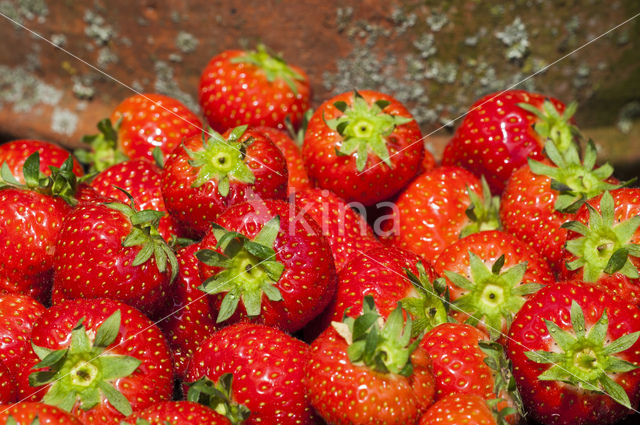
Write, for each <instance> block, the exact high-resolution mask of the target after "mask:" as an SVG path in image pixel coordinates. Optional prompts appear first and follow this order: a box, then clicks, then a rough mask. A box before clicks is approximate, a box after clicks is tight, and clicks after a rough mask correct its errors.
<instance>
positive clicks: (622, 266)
mask: <svg viewBox="0 0 640 425" xmlns="http://www.w3.org/2000/svg"><path fill="white" fill-rule="evenodd" d="M587 208H589V225H588V226H586V225H584V224H583V223H580V222H579V221H569V222H567V223H564V224H563V225H562V227H564V228H566V229H569V230H572V231H574V232H576V233H579V234H581V235H582V236H581V237H578V238H576V239H571V240H569V241H567V244H566V249H567V251H569V252H570V253H571V254H573V255H575V256H576V257H577V259H575V260H573V261H571V262H568V263H567V264H566V266H567V269H569V270H577V269H579V268H581V267H582V268H583V277H582V278H583V280H585V281H587V282H595V281H597V280H598V279H599V278H600V276H601V275H602V273H606V274H613V273H621V274H623V275H624V276H627V277H629V278H632V279H636V278H638V277H640V275H639V274H638V268H637V267H636V266H635V265H634V264H633V263H632V262H631V259H630V257H640V245H639V244H635V243H631V239H632V238H633V236H634V235H635V233H636V231H637V230H638V227H639V226H640V216H635V217H632V218H630V219H629V220H626V221H623V222H622V223H618V224H615V216H614V215H615V206H614V201H613V197H612V196H611V194H610V193H609V192H608V191H607V192H604V194H603V195H602V197H601V198H600V212H598V211H597V210H596V209H595V208H593V207H592V206H591V205H589V204H587Z"/></svg>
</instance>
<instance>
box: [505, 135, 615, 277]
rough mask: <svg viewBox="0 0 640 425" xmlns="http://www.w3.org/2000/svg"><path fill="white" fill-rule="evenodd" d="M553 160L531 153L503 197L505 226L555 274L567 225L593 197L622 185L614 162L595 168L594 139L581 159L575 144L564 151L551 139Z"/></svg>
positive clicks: (549, 151) (549, 152)
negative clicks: (537, 158) (612, 165)
mask: <svg viewBox="0 0 640 425" xmlns="http://www.w3.org/2000/svg"><path fill="white" fill-rule="evenodd" d="M545 153H546V155H547V156H548V157H549V159H548V160H543V161H542V162H538V161H535V160H533V159H531V158H529V163H528V164H526V165H523V166H522V167H520V168H519V169H518V170H516V171H514V173H513V174H512V175H511V177H510V178H509V181H508V182H507V185H506V187H505V189H504V192H503V193H502V197H501V200H500V218H501V221H502V225H503V226H504V230H505V231H506V232H508V233H511V234H513V235H515V236H516V237H518V238H519V239H521V240H523V241H524V242H526V243H528V244H529V245H530V246H531V247H532V248H533V249H535V250H536V251H537V252H540V253H541V255H542V256H543V257H544V258H545V260H547V261H548V262H549V265H551V267H552V268H553V270H554V272H555V273H560V272H561V270H562V256H563V254H564V244H565V241H566V238H567V230H566V229H565V228H563V227H562V225H563V224H564V223H565V222H567V221H569V220H572V219H573V218H574V217H575V212H576V211H577V210H578V208H580V206H581V205H582V204H583V203H584V202H585V201H586V200H587V199H590V198H593V197H595V196H597V195H599V194H601V193H602V192H603V191H605V190H611V189H615V188H617V187H619V185H616V184H617V183H618V181H617V180H616V179H615V178H613V177H611V174H612V173H613V167H611V166H610V165H608V164H605V165H603V166H601V167H598V168H595V163H596V149H595V146H594V145H593V142H591V141H589V143H588V144H587V148H586V150H585V155H584V159H583V160H582V161H581V160H580V158H579V156H578V153H577V148H576V146H575V145H573V146H570V147H569V148H568V149H567V150H566V151H565V152H564V154H561V153H560V152H559V151H558V148H557V147H556V145H555V144H554V143H553V142H552V141H549V142H547V144H546V145H545Z"/></svg>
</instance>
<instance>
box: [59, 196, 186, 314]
mask: <svg viewBox="0 0 640 425" xmlns="http://www.w3.org/2000/svg"><path fill="white" fill-rule="evenodd" d="M161 216H162V213H160V212H158V211H153V210H142V211H137V210H135V209H134V208H133V207H132V206H129V205H125V204H121V203H119V202H110V203H105V204H92V203H84V204H80V205H79V206H78V207H76V208H75V209H74V210H73V211H72V212H70V213H69V214H68V215H67V216H66V217H65V218H64V221H63V223H62V230H61V231H60V233H59V238H58V243H57V244H56V246H55V253H54V259H53V264H54V268H55V272H54V276H53V295H52V301H53V303H54V304H58V303H60V302H62V301H64V300H70V299H76V298H101V297H110V298H113V299H117V300H120V301H123V302H125V303H127V304H129V305H132V306H134V307H136V308H138V309H140V310H142V311H143V312H144V313H145V314H148V315H150V316H154V314H155V313H156V312H157V311H158V309H159V307H160V306H161V305H162V303H163V302H164V297H165V296H166V294H167V291H168V290H169V288H170V287H171V284H172V282H173V279H174V277H175V275H176V273H177V270H178V266H177V261H176V258H175V254H174V253H173V251H172V249H171V248H170V247H169V246H168V245H167V243H166V242H165V240H164V239H163V238H162V236H160V234H159V233H158V230H157V225H158V220H159V219H160V217H161Z"/></svg>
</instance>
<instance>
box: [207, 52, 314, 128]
mask: <svg viewBox="0 0 640 425" xmlns="http://www.w3.org/2000/svg"><path fill="white" fill-rule="evenodd" d="M198 93H199V96H200V105H201V106H202V109H203V111H204V114H205V116H206V118H207V121H208V122H209V125H210V126H211V127H213V129H214V130H216V131H218V132H221V133H222V132H224V131H226V130H228V129H230V128H233V127H237V126H239V125H245V124H246V125H249V126H267V127H274V128H279V129H284V128H285V120H286V119H287V118H288V119H290V120H291V122H292V124H293V125H294V127H298V126H299V125H300V122H301V121H302V117H303V114H304V113H305V111H306V110H307V109H309V106H310V102H311V85H310V83H309V78H308V77H307V75H306V74H305V72H304V71H303V70H302V69H300V68H298V67H296V66H293V65H289V64H287V63H286V62H285V61H284V60H282V59H281V58H279V57H277V56H273V55H270V54H269V53H267V51H266V49H265V48H264V46H258V49H257V50H256V51H243V50H226V51H224V52H222V53H220V54H218V55H217V56H214V57H213V58H212V59H211V61H210V62H209V63H208V64H207V66H206V67H205V68H204V70H203V71H202V77H201V78H200V88H199V90H198Z"/></svg>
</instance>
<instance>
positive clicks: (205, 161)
mask: <svg viewBox="0 0 640 425" xmlns="http://www.w3.org/2000/svg"><path fill="white" fill-rule="evenodd" d="M287 178H288V174H287V165H286V162H285V159H284V157H283V155H282V153H281V152H280V150H279V149H278V147H277V146H276V145H274V144H273V142H271V140H270V139H269V138H268V136H265V135H264V134H262V133H259V132H255V131H253V130H247V127H246V126H242V127H236V128H235V129H233V130H230V131H228V132H227V133H225V134H224V135H222V136H221V135H220V134H218V133H215V132H212V133H210V134H207V135H204V134H203V135H202V137H201V136H198V137H192V138H190V139H187V140H185V141H184V143H182V144H181V145H180V146H179V147H178V148H177V149H175V150H174V152H173V153H172V154H171V156H169V158H167V161H166V163H165V167H164V170H163V173H162V195H163V196H164V201H165V205H166V207H167V210H168V211H169V213H170V214H171V215H172V216H173V217H174V218H175V219H176V220H178V221H179V222H180V223H181V224H182V226H183V227H184V228H185V229H186V230H190V231H191V232H192V233H194V234H195V235H197V236H202V235H204V234H205V233H206V232H207V230H208V229H209V227H210V223H211V222H212V221H214V220H215V219H216V218H217V217H218V215H220V213H222V212H223V211H224V210H225V209H227V208H228V207H230V206H231V205H234V204H237V203H239V202H243V201H247V200H251V199H254V198H263V199H272V198H273V199H284V198H285V197H286V196H287Z"/></svg>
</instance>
